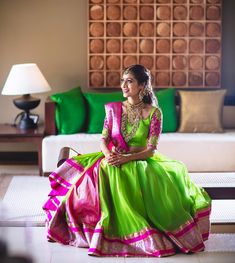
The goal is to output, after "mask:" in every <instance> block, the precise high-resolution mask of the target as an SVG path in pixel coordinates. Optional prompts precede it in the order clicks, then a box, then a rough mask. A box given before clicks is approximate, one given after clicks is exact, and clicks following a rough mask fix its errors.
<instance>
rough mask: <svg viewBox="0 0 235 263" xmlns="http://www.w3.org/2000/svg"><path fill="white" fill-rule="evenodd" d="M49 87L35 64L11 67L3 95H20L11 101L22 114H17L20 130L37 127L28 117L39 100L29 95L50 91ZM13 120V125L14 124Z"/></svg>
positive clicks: (30, 117)
mask: <svg viewBox="0 0 235 263" xmlns="http://www.w3.org/2000/svg"><path fill="white" fill-rule="evenodd" d="M50 90H51V87H50V86H49V84H48V82H47V81H46V79H45V78H44V76H43V75H42V73H41V71H40V69H39V68H38V66H37V65H36V64H35V63H26V64H16V65H13V66H12V68H11V71H10V73H9V75H8V77H7V80H6V83H5V85H4V87H3V90H2V94H3V95H22V96H21V97H19V98H16V99H14V100H13V102H14V104H15V106H16V107H17V108H19V109H22V110H24V112H21V113H19V114H18V115H17V116H16V119H18V117H20V121H19V124H18V125H17V126H18V128H20V129H24V130H25V129H33V128H36V127H37V122H35V121H34V119H33V118H32V116H31V115H30V110H32V109H34V108H36V107H37V106H38V105H39V103H40V99H38V98H34V97H32V96H31V95H30V94H31V93H42V92H47V91H50ZM16 119H15V123H16Z"/></svg>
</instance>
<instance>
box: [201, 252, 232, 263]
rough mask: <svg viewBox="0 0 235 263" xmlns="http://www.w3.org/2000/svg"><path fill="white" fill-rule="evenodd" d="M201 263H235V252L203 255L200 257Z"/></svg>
mask: <svg viewBox="0 0 235 263" xmlns="http://www.w3.org/2000/svg"><path fill="white" fill-rule="evenodd" d="M199 262H200V263H235V252H216V253H206V252H205V253H203V254H201V255H199Z"/></svg>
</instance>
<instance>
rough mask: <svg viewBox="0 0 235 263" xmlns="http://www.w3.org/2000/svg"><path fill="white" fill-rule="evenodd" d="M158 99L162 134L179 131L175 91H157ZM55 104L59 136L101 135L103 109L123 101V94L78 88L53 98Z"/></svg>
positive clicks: (103, 116)
mask: <svg viewBox="0 0 235 263" xmlns="http://www.w3.org/2000/svg"><path fill="white" fill-rule="evenodd" d="M155 95H156V97H157V99H158V104H159V106H160V108H161V110H162V114H163V127H162V128H163V129H162V132H174V131H176V129H177V114H176V104H175V89H173V88H172V89H164V90H160V91H156V92H155ZM51 99H52V100H53V101H55V102H56V104H57V106H56V126H57V129H58V133H59V134H72V133H77V132H84V131H86V132H87V133H101V132H102V128H103V122H104V118H105V108H104V105H105V104H106V103H108V102H112V101H123V100H124V98H123V95H122V92H103V93H95V92H84V93H82V91H81V90H80V88H75V89H72V90H69V91H67V92H62V93H57V94H54V95H52V96H51Z"/></svg>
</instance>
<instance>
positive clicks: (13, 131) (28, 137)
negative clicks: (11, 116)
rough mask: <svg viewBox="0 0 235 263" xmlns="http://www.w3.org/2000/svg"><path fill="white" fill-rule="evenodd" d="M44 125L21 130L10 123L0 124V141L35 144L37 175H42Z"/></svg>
mask: <svg viewBox="0 0 235 263" xmlns="http://www.w3.org/2000/svg"><path fill="white" fill-rule="evenodd" d="M43 136H44V127H43V126H39V127H38V128H36V129H28V130H21V129H18V128H17V127H15V126H13V125H10V124H0V142H1V143H2V142H6V143H12V142H15V143H20V142H30V143H33V144H36V145H37V151H38V168H39V175H40V176H42V139H43Z"/></svg>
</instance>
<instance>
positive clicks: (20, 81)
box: [2, 63, 51, 95]
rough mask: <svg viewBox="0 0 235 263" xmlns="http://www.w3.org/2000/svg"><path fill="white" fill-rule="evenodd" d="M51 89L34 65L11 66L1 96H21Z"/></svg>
mask: <svg viewBox="0 0 235 263" xmlns="http://www.w3.org/2000/svg"><path fill="white" fill-rule="evenodd" d="M50 90H51V87H50V85H49V84H48V82H47V81H46V79H45V78H44V76H43V75H42V73H41V71H40V69H39V68H38V66H37V65H36V64H35V63H27V64H17V65H13V66H12V68H11V71H10V73H9V75H8V78H7V80H6V83H5V85H4V87H3V90H2V94H3V95H23V94H32V93H42V92H47V91H50Z"/></svg>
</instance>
